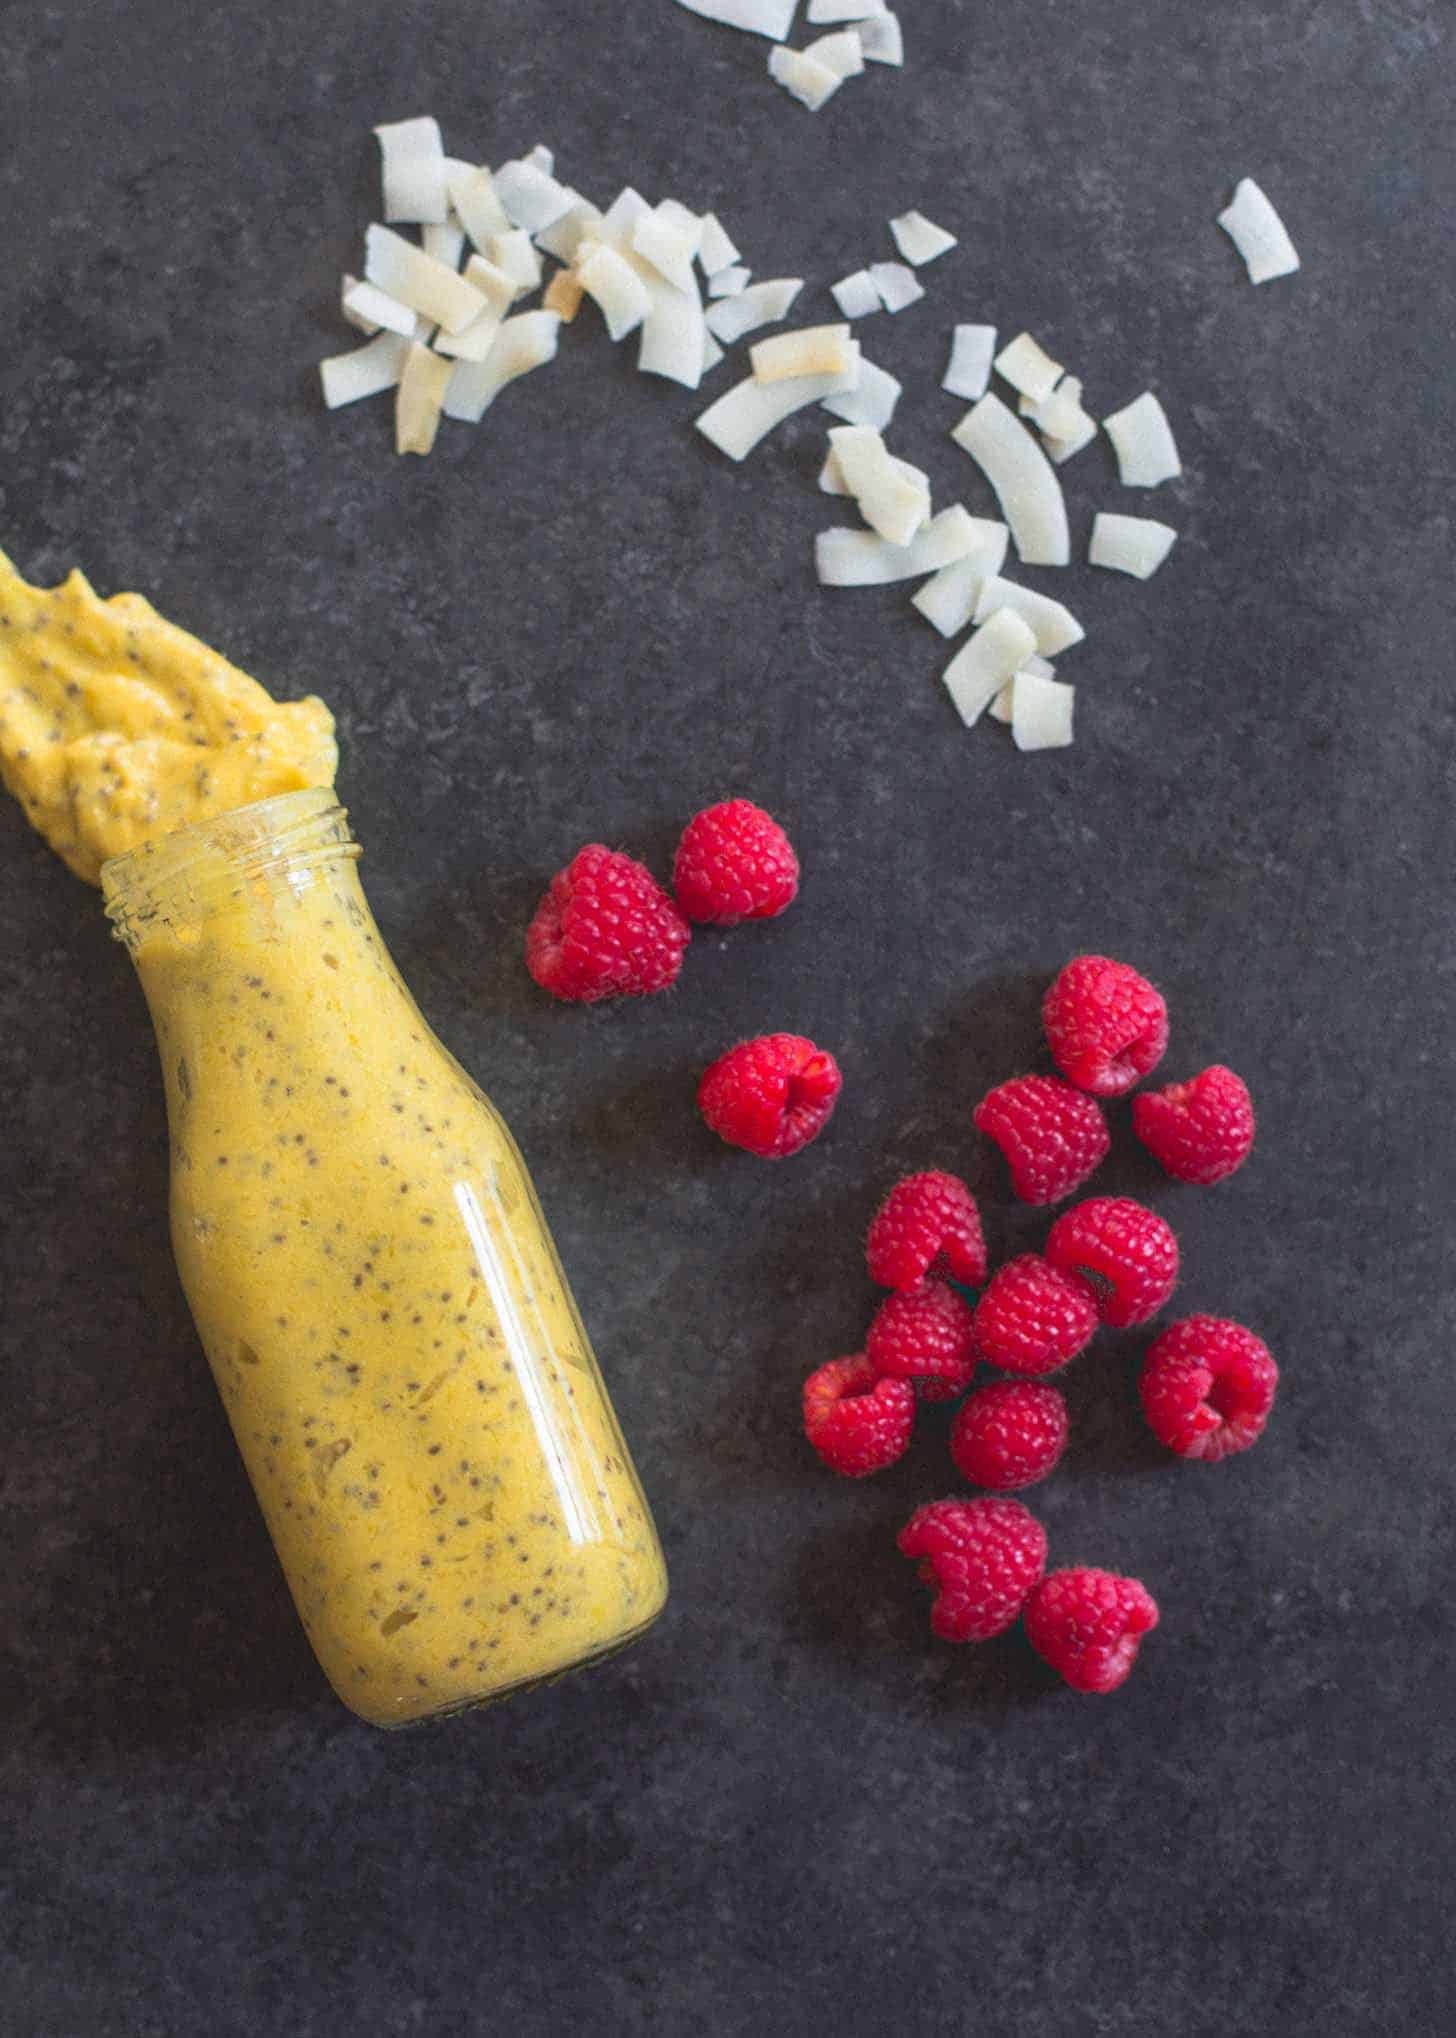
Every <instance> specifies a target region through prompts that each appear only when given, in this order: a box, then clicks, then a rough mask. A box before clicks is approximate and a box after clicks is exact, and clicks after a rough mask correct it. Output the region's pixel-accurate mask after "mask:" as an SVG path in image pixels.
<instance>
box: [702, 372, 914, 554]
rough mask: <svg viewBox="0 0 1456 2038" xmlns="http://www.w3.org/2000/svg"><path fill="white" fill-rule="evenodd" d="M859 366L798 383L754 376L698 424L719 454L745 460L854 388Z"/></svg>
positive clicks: (736, 386) (725, 396) (710, 409)
mask: <svg viewBox="0 0 1456 2038" xmlns="http://www.w3.org/2000/svg"><path fill="white" fill-rule="evenodd" d="M857 352H858V350H857V349H856V353H857ZM859 365H860V364H859V361H858V359H856V360H855V362H854V363H853V365H852V367H851V368H850V369H849V370H848V371H847V373H845V374H843V375H837V376H836V375H806V376H805V377H804V378H803V379H802V380H801V381H795V382H759V381H757V380H756V379H755V378H754V377H753V376H752V375H750V376H748V377H747V378H746V379H745V380H744V381H742V382H738V383H735V384H734V386H733V388H732V389H730V390H727V391H726V392H725V393H724V394H723V395H722V396H720V397H719V398H718V401H717V402H716V403H713V404H710V405H709V406H708V408H707V409H706V410H705V411H704V412H703V413H702V415H701V416H700V417H698V418H696V419H694V423H695V424H696V426H697V428H698V430H699V431H700V432H701V433H702V435H703V437H704V438H705V439H708V440H710V441H711V442H712V444H713V445H715V446H716V447H717V448H718V450H719V452H721V453H726V454H727V455H728V458H729V459H730V460H742V459H744V458H746V457H747V455H748V454H749V453H751V452H752V451H753V449H754V447H755V446H756V445H757V444H758V443H759V441H760V440H761V439H763V438H765V437H766V436H767V435H768V433H770V432H771V431H772V430H773V429H774V427H775V426H776V425H780V424H782V423H783V421H784V419H785V418H787V417H791V416H792V415H793V413H794V412H795V411H796V410H803V409H804V408H805V407H806V405H808V404H811V403H821V402H823V400H824V398H825V397H827V396H831V395H833V394H834V393H835V392H836V391H837V390H840V389H845V388H849V387H851V386H852V383H853V378H854V377H855V376H856V375H857V374H858V373H859ZM875 542H878V540H876V541H875Z"/></svg>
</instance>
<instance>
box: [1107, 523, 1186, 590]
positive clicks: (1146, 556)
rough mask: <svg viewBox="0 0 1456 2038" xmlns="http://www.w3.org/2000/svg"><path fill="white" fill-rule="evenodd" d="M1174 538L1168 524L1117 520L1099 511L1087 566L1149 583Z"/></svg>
mask: <svg viewBox="0 0 1456 2038" xmlns="http://www.w3.org/2000/svg"><path fill="white" fill-rule="evenodd" d="M1177 537H1178V533H1177V532H1176V531H1175V530H1174V529H1173V526H1172V525H1171V524H1160V523H1159V522H1158V521H1157V519H1156V518H1155V517H1120V516H1114V515H1112V514H1111V513H1110V512H1109V511H1107V510H1099V511H1098V513H1097V516H1096V519H1095V520H1094V522H1093V525H1092V542H1091V544H1090V545H1089V546H1088V548H1087V563H1088V564H1089V565H1090V566H1110V567H1111V568H1112V570H1113V571H1114V572H1115V573H1130V574H1132V576H1133V577H1134V579H1136V580H1151V579H1152V577H1153V575H1154V574H1155V573H1156V572H1157V570H1158V568H1159V567H1160V566H1161V565H1162V563H1163V561H1164V560H1165V559H1166V558H1167V556H1168V554H1169V553H1170V552H1171V551H1172V549H1173V546H1174V544H1175V543H1176V542H1177Z"/></svg>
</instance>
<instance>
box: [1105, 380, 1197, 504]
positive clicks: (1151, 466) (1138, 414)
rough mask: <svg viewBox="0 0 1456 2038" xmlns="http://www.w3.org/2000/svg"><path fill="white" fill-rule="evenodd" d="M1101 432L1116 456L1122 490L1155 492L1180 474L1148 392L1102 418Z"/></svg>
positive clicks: (1164, 421) (1168, 430)
mask: <svg viewBox="0 0 1456 2038" xmlns="http://www.w3.org/2000/svg"><path fill="white" fill-rule="evenodd" d="M1102 429H1103V431H1104V432H1106V434H1107V436H1108V438H1109V439H1111V441H1112V444H1113V449H1114V451H1115V452H1116V454H1117V471H1118V473H1119V475H1120V476H1121V477H1122V485H1123V487H1124V488H1157V487H1158V486H1159V484H1160V483H1162V482H1164V481H1173V480H1176V478H1177V477H1178V475H1180V474H1181V473H1182V472H1183V467H1182V463H1181V462H1180V460H1179V458H1178V448H1177V446H1176V444H1175V443H1174V440H1173V428H1172V426H1171V425H1170V424H1169V423H1168V418H1167V413H1166V412H1165V411H1164V409H1163V406H1162V404H1160V403H1159V401H1158V399H1157V397H1156V396H1154V395H1153V393H1152V391H1151V390H1150V389H1146V390H1144V391H1143V393H1142V395H1141V396H1139V397H1137V398H1136V399H1135V400H1134V401H1133V402H1132V403H1130V404H1128V405H1127V406H1126V407H1125V408H1124V409H1123V410H1119V411H1114V412H1113V414H1112V416H1111V417H1110V418H1104V419H1103V420H1102Z"/></svg>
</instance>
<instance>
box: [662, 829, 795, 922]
mask: <svg viewBox="0 0 1456 2038" xmlns="http://www.w3.org/2000/svg"><path fill="white" fill-rule="evenodd" d="M672 888H673V890H674V891H675V892H676V893H677V902H678V904H679V905H680V906H681V907H682V909H683V911H684V912H685V913H686V914H687V916H688V918H689V919H690V920H706V921H708V922H710V923H711V924H712V925H713V926H715V927H736V926H737V925H738V922H739V921H740V920H772V919H774V918H775V917H776V916H777V915H778V914H779V913H782V912H784V911H785V910H786V909H787V908H788V907H789V906H791V905H792V904H793V903H794V897H795V894H796V893H797V892H798V889H799V859H798V857H797V856H795V854H794V852H793V849H792V848H791V847H790V844H789V838H788V836H787V835H785V833H784V831H783V829H782V828H781V827H780V826H779V824H778V822H777V821H775V820H774V819H773V818H772V816H771V815H769V814H766V813H765V812H764V811H763V808H762V807H756V806H754V804H753V802H752V800H721V801H720V802H719V803H718V805H717V806H716V807H704V809H703V811H702V813H701V814H694V816H693V818H692V820H691V821H689V822H688V825H687V827H686V828H684V830H683V832H682V840H681V841H680V842H679V843H678V846H677V859H676V861H675V862H674V864H673V868H672Z"/></svg>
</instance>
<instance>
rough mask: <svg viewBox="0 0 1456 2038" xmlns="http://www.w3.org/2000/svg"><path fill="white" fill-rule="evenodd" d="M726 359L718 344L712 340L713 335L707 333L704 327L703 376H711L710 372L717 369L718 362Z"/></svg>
mask: <svg viewBox="0 0 1456 2038" xmlns="http://www.w3.org/2000/svg"><path fill="white" fill-rule="evenodd" d="M727 359H728V356H727V355H726V354H725V353H724V352H723V349H722V348H721V347H720V346H719V345H718V342H717V341H716V340H715V339H714V338H713V335H712V334H711V333H710V332H709V331H708V328H707V327H706V326H704V327H703V373H704V375H708V374H711V372H712V370H713V369H714V368H716V367H717V365H718V363H719V362H720V361H726V360H727Z"/></svg>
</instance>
